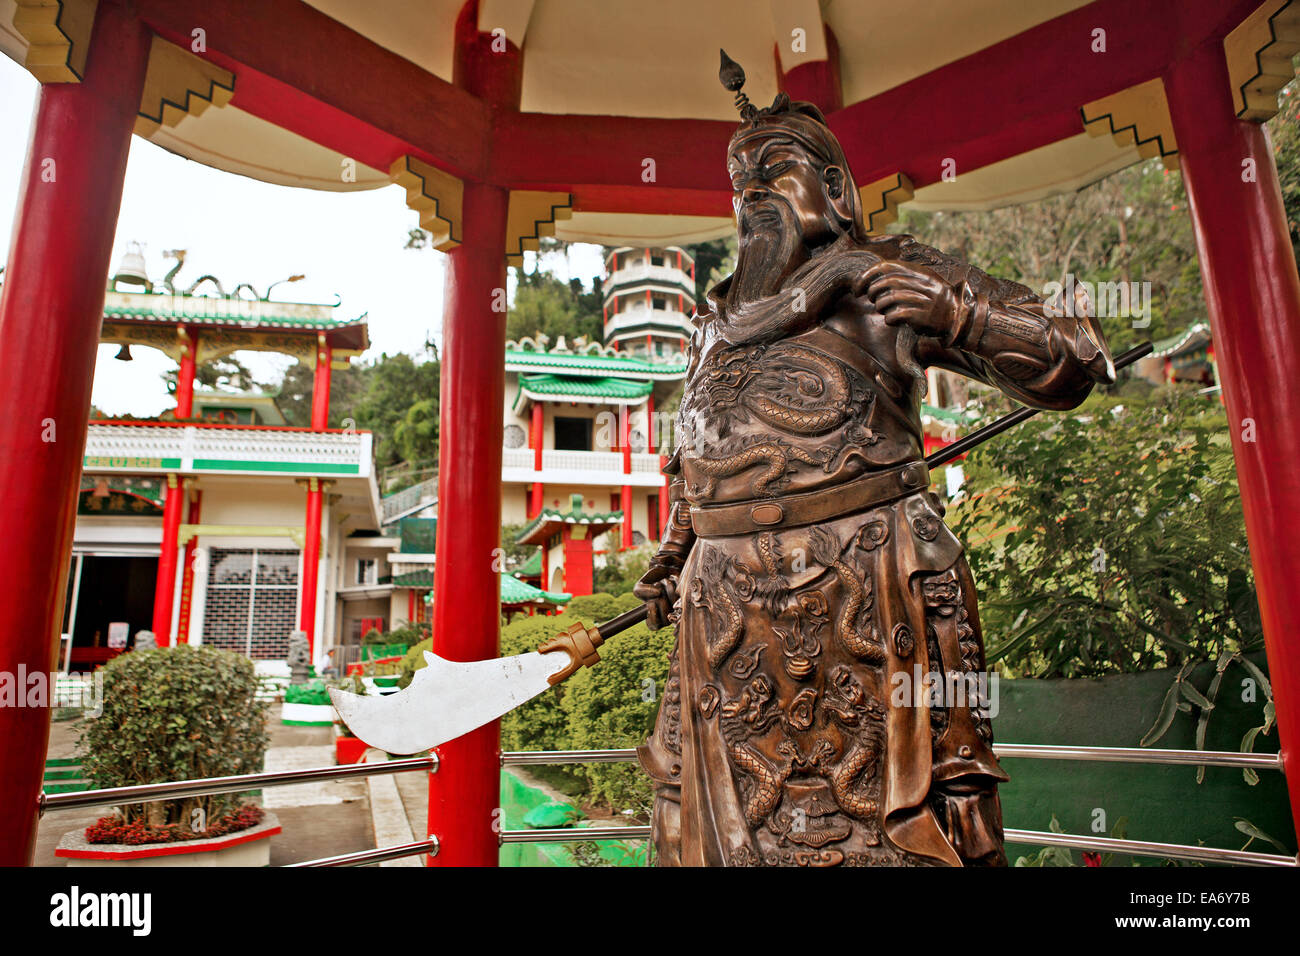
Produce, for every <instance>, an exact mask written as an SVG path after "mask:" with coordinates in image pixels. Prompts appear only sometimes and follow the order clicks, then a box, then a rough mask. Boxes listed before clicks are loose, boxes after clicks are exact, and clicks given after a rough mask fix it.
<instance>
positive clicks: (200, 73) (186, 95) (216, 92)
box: [135, 36, 235, 138]
mask: <svg viewBox="0 0 1300 956" xmlns="http://www.w3.org/2000/svg"><path fill="white" fill-rule="evenodd" d="M234 95H235V75H234V74H233V73H231V72H230V71H229V70H223V69H221V67H219V66H215V65H213V64H211V63H209V62H208V61H207V60H201V59H199V58H198V57H197V56H195V55H194V54H193V53H190V52H189V51H188V50H182V49H181V48H180V47H178V46H177V45H176V44H174V43H168V42H167V41H166V40H164V39H163V38H162V37H160V36H155V37H154V38H153V43H152V45H151V46H150V47H149V68H148V69H147V70H146V71H145V75H144V92H143V93H142V94H141V96H140V114H139V115H138V116H137V117H136V120H135V133H136V135H137V136H143V137H145V138H148V137H150V136H152V135H153V134H154V133H156V132H158V130H159V129H160V128H162V127H163V126H167V127H172V126H175V125H176V124H177V123H179V122H180V121H181V120H183V119H184V118H185V117H187V116H199V115H200V114H202V113H203V111H204V110H206V109H207V108H208V107H209V106H216V107H218V108H220V107H223V106H225V105H226V104H227V103H229V102H230V99H231V97H233V96H234Z"/></svg>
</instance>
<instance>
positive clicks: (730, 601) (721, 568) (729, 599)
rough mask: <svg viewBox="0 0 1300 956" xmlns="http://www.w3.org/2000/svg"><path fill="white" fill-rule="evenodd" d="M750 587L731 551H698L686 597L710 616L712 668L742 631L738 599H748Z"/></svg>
mask: <svg viewBox="0 0 1300 956" xmlns="http://www.w3.org/2000/svg"><path fill="white" fill-rule="evenodd" d="M728 580H730V581H732V582H733V586H735V588H736V593H733V591H732V588H731V587H729V586H728V583H727V582H728ZM752 588H753V577H752V576H751V575H750V574H749V572H748V570H747V569H746V568H744V566H743V565H741V564H740V563H739V562H738V561H737V560H736V558H735V556H734V555H728V554H726V553H725V552H723V551H722V549H720V548H707V550H705V552H704V554H703V555H701V559H700V572H699V574H697V575H695V576H694V577H693V578H692V579H691V589H690V595H689V599H690V602H691V604H692V605H694V606H695V607H697V608H699V609H700V610H702V611H704V613H705V614H707V615H708V616H709V618H710V619H711V620H710V622H709V623H710V626H709V628H708V632H709V633H710V634H711V635H716V637H715V638H713V639H711V640H710V641H709V650H708V656H709V666H710V667H711V668H712V669H713V670H717V669H718V668H719V667H721V666H722V664H723V663H724V662H725V661H726V659H727V657H728V656H729V655H730V654H731V652H732V651H734V650H735V649H736V646H737V645H738V644H739V643H740V639H741V637H742V636H743V635H744V633H745V618H744V615H743V614H741V611H740V604H739V601H742V600H747V598H746V597H745V595H746V593H748V594H752Z"/></svg>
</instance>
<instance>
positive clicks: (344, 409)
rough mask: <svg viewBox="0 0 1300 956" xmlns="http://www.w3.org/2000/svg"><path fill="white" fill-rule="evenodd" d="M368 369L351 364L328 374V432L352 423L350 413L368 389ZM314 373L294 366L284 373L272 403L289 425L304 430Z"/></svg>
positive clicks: (307, 418)
mask: <svg viewBox="0 0 1300 956" xmlns="http://www.w3.org/2000/svg"><path fill="white" fill-rule="evenodd" d="M370 375H371V366H368V365H360V364H354V365H349V366H348V367H347V368H346V369H337V368H336V369H334V370H333V371H331V372H330V416H329V427H330V428H343V427H345V423H346V422H347V421H348V419H354V420H355V416H354V415H353V410H354V408H355V406H356V404H357V402H358V401H359V399H360V397H361V396H362V395H364V394H365V391H366V389H367V388H368V387H369V381H370ZM315 377H316V372H315V369H313V368H312V367H311V366H309V365H305V364H303V363H302V362H295V363H294V364H293V365H291V366H289V368H288V369H286V370H285V373H284V378H282V379H281V380H280V386H279V388H280V391H279V394H278V395H277V396H276V400H275V403H276V405H278V406H279V407H280V411H282V412H283V413H284V417H285V420H286V421H287V422H288V423H289V424H290V425H297V426H298V427H299V428H306V427H307V426H308V425H310V424H311V409H312V401H313V399H314V390H315Z"/></svg>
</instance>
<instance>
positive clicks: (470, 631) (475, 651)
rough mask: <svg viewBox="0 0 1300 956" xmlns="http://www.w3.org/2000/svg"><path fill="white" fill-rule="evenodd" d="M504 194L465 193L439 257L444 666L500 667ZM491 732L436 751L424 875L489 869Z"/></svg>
mask: <svg viewBox="0 0 1300 956" xmlns="http://www.w3.org/2000/svg"><path fill="white" fill-rule="evenodd" d="M509 200H510V194H509V191H508V190H506V189H503V188H501V187H498V186H492V185H487V184H482V183H468V182H467V183H466V184H465V195H464V206H463V210H464V211H463V215H464V235H465V241H464V242H463V243H462V244H461V245H460V246H459V247H457V248H456V249H454V250H452V252H451V253H450V254H449V255H448V257H447V285H446V289H447V292H446V299H445V306H444V309H443V316H444V318H443V347H442V421H441V450H440V457H441V466H440V467H439V469H438V545H437V565H436V567H437V573H436V574H435V575H434V600H433V650H434V653H435V654H438V655H439V656H441V657H445V658H448V659H450V660H454V661H476V660H483V659H485V658H491V657H496V656H498V639H499V624H500V613H501V612H500V601H501V582H500V579H499V576H498V574H497V572H496V570H494V562H493V551H494V549H495V548H497V547H498V546H499V544H500V537H501V431H502V425H501V396H502V394H503V391H504V388H505V363H504V360H503V358H502V356H503V355H504V353H505V330H506V326H505V313H504V312H495V311H493V309H492V305H493V301H494V299H495V298H496V297H497V296H496V290H499V289H504V288H505V287H506V268H505V257H504V250H505V242H506V211H507V209H508V207H509ZM499 749H500V735H499V731H498V725H497V722H496V721H493V722H492V723H490V724H488V725H486V726H484V727H480V728H479V729H478V730H475V731H472V732H471V733H468V734H466V735H464V736H463V737H459V738H457V739H456V740H453V741H450V742H448V743H446V744H443V745H442V746H441V747H439V748H438V755H439V760H440V763H439V768H438V772H437V773H434V774H431V775H430V782H429V833H430V834H433V835H435V836H437V838H438V840H439V841H440V843H441V849H440V850H439V852H438V855H437V856H434V857H432V858H430V861H429V862H430V865H433V866H495V865H496V863H497V859H498V845H497V833H496V830H495V829H494V824H495V822H496V819H497V817H496V810H497V808H498V807H499V806H500V798H499V789H500V776H501V765H500V758H499V756H498V753H499Z"/></svg>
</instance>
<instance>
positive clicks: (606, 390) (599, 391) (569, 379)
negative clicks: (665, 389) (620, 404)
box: [519, 375, 654, 399]
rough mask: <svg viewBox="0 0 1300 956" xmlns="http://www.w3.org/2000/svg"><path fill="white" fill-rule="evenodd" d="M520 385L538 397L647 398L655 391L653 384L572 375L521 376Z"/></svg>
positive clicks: (622, 379) (623, 379)
mask: <svg viewBox="0 0 1300 956" xmlns="http://www.w3.org/2000/svg"><path fill="white" fill-rule="evenodd" d="M519 384H520V385H522V386H523V387H524V389H525V390H527V391H529V392H535V393H537V394H538V395H581V396H582V397H584V398H627V399H635V398H645V397H646V396H647V395H649V394H650V392H651V391H652V390H653V389H654V385H653V384H652V383H651V382H635V381H630V380H628V379H625V378H577V377H575V376H571V375H521V376H519Z"/></svg>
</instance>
